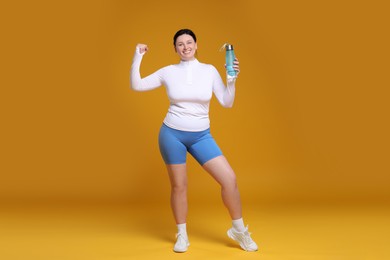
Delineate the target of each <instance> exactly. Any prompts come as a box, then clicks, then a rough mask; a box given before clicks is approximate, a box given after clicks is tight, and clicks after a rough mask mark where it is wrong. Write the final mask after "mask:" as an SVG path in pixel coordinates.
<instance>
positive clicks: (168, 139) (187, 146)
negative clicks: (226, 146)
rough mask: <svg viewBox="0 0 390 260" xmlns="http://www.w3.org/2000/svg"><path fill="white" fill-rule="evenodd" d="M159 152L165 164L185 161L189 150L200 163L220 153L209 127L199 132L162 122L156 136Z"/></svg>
mask: <svg viewBox="0 0 390 260" xmlns="http://www.w3.org/2000/svg"><path fill="white" fill-rule="evenodd" d="M158 142H159V146H160V153H161V156H162V157H163V159H164V162H165V163H166V164H183V163H186V159H187V152H189V153H190V154H191V155H192V156H193V157H194V158H195V160H197V161H198V162H199V164H200V165H203V164H205V163H206V162H207V161H209V160H211V159H213V158H215V157H217V156H220V155H222V151H221V149H219V147H218V145H217V143H216V142H215V140H214V138H213V137H212V136H211V134H210V129H206V130H204V131H199V132H188V131H181V130H176V129H173V128H170V127H168V126H167V125H165V124H163V125H162V126H161V129H160V134H159V137H158Z"/></svg>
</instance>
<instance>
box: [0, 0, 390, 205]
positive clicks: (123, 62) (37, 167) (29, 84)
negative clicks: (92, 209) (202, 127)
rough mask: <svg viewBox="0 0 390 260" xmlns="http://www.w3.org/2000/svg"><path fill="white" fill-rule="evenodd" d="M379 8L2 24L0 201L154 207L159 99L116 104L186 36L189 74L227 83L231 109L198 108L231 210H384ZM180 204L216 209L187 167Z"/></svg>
mask: <svg viewBox="0 0 390 260" xmlns="http://www.w3.org/2000/svg"><path fill="white" fill-rule="evenodd" d="M383 2H384V1H254V0H253V1H248V0H247V1H229V0H224V1H204V0H200V1H195V2H183V1H145V2H141V1H118V0H112V1H103V0H98V1H60V2H58V1H55V2H52V1H33V2H28V1H24V3H19V4H2V8H1V11H0V12H1V15H0V19H1V23H0V24H1V25H0V26H1V27H2V28H1V32H2V37H1V38H2V40H1V42H0V47H1V48H0V49H1V50H0V51H1V73H2V76H1V78H0V81H1V96H0V99H1V100H0V101H1V102H0V106H1V146H0V147H1V148H0V149H1V157H0V158H1V163H0V171H1V175H0V200H1V201H2V202H4V203H6V202H11V203H12V202H15V201H22V202H23V201H56V202H58V201H132V202H162V201H167V200H168V197H169V181H168V177H167V174H166V171H165V166H164V164H163V162H162V160H161V158H160V154H159V151H158V145H157V134H158V130H159V127H160V125H161V122H162V120H163V118H164V116H165V113H166V111H167V108H168V100H167V97H166V94H165V91H164V88H160V89H157V90H155V91H151V92H144V93H139V92H134V91H132V90H130V89H129V69H130V65H131V61H132V57H133V52H134V49H135V45H136V44H137V43H139V42H141V43H146V44H148V45H149V47H150V51H149V53H148V54H147V55H146V56H145V57H144V60H143V64H142V67H141V74H142V75H143V76H146V75H148V74H149V73H152V72H154V71H155V70H157V69H158V68H160V67H162V66H165V65H168V64H172V63H176V62H178V57H177V55H176V54H175V52H174V50H173V46H172V37H173V34H174V33H175V32H176V31H177V30H178V29H181V28H186V27H187V28H191V29H193V30H194V32H195V33H196V34H197V37H198V55H199V56H198V59H199V60H200V61H201V62H204V63H211V64H213V65H215V66H216V67H217V69H218V70H219V72H220V73H221V75H223V74H224V68H223V65H224V54H223V53H221V52H218V49H219V47H220V46H221V45H222V44H223V43H225V42H229V43H232V44H233V45H234V47H235V51H236V55H237V57H238V58H239V60H240V65H241V73H240V77H239V80H238V82H237V95H236V101H235V105H234V107H233V108H232V109H224V108H222V107H221V106H220V105H219V104H218V102H216V100H213V101H212V104H211V113H210V116H211V125H212V126H211V127H212V132H213V135H214V137H215V138H216V140H217V142H218V143H219V145H220V147H221V148H222V150H223V151H224V153H225V155H226V157H227V158H228V159H229V161H230V163H231V164H232V166H233V168H234V169H235V171H236V174H237V175H238V182H239V186H240V190H241V194H242V198H243V200H244V201H245V202H250V201H253V202H259V203H260V202H262V203H267V202H274V201H287V202H288V201H300V202H310V203H317V202H328V203H335V202H340V201H348V202H351V203H352V202H359V203H360V202H370V203H372V202H385V201H387V200H388V199H389V198H390V189H389V181H390V177H389V173H390V169H389V168H390V167H389V163H388V160H389V134H388V133H389V132H390V131H389V124H388V121H389V102H388V99H389V98H388V97H389V95H388V94H389V93H388V87H389V86H390V84H389V83H390V82H389V58H390V57H389V56H390V55H389V46H390V43H389V37H388V24H389V18H388V12H387V11H386V10H388V9H387V8H386V6H385V4H383ZM188 164H189V196H190V201H204V200H208V201H214V200H220V197H219V189H218V186H217V184H216V183H215V182H214V181H213V180H212V179H211V178H210V177H209V176H207V174H206V173H205V172H203V171H202V169H201V168H200V167H199V166H198V165H197V164H196V163H195V161H194V160H193V159H192V158H189V162H188Z"/></svg>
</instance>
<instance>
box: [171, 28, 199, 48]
mask: <svg viewBox="0 0 390 260" xmlns="http://www.w3.org/2000/svg"><path fill="white" fill-rule="evenodd" d="M183 34H188V35H190V36H191V37H192V38H193V39H194V41H195V42H196V36H195V33H194V32H193V31H191V30H190V29H181V30H179V31H177V32H176V34H175V36H173V46H176V40H177V38H178V37H179V36H180V35H183Z"/></svg>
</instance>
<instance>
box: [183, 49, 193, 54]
mask: <svg viewBox="0 0 390 260" xmlns="http://www.w3.org/2000/svg"><path fill="white" fill-rule="evenodd" d="M190 53H191V50H189V51H183V54H190Z"/></svg>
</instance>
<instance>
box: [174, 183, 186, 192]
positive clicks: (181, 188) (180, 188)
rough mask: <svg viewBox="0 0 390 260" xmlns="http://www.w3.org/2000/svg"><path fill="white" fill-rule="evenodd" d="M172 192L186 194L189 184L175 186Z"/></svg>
mask: <svg viewBox="0 0 390 260" xmlns="http://www.w3.org/2000/svg"><path fill="white" fill-rule="evenodd" d="M172 192H174V193H185V192H187V183H181V184H174V185H172Z"/></svg>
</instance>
